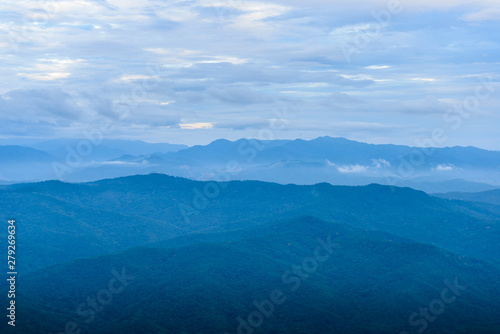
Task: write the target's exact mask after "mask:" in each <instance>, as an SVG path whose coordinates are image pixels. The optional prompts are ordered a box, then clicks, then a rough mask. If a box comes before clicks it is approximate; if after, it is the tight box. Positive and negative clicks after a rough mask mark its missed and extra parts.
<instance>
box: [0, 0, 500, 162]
mask: <svg viewBox="0 0 500 334" xmlns="http://www.w3.org/2000/svg"><path fill="white" fill-rule="evenodd" d="M386 8H387V1H386V0H360V1H355V2H345V1H341V0H311V1H307V2H304V1H299V0H270V1H252V0H249V1H243V0H192V1H177V0H175V1H158V0H140V1H134V0H123V1H118V0H110V1H97V0H96V1H93V0H75V1H57V2H56V1H48V2H47V1H34V0H26V1H14V0H5V1H2V2H1V3H0V21H1V22H4V23H3V24H0V28H1V29H0V38H1V41H2V42H1V44H0V46H2V51H3V52H2V55H1V56H0V66H1V67H2V78H3V81H2V82H0V94H2V96H3V97H4V98H2V99H1V100H0V118H1V120H2V122H3V123H2V124H8V125H9V126H11V127H15V130H14V129H13V128H12V129H10V130H9V131H16V133H17V134H19V135H22V134H23V131H24V135H26V136H28V135H31V134H32V133H35V132H36V133H41V132H44V133H61V132H63V133H74V132H75V131H77V129H79V128H81V127H84V126H85V124H91V123H92V120H93V119H94V118H95V117H97V116H101V117H102V116H105V117H108V118H113V120H114V121H115V122H117V123H118V129H119V131H118V132H117V133H116V135H120V136H122V137H127V136H128V135H130V136H140V135H144V136H147V138H148V139H149V140H151V139H152V136H153V134H154V136H155V138H157V139H158V140H161V139H162V138H167V137H165V136H166V134H165V133H166V131H168V133H169V134H174V133H175V136H172V138H175V139H176V140H178V141H179V142H183V141H186V142H190V143H193V142H196V140H198V139H199V140H200V141H201V140H203V141H207V140H208V138H210V139H217V138H219V137H228V136H229V137H232V138H233V139H237V137H249V136H252V135H253V133H254V132H255V129H257V128H259V127H265V126H266V123H267V122H268V120H269V119H271V118H273V115H272V110H273V109H274V108H275V107H276V106H277V105H278V104H285V105H286V106H287V108H288V110H289V111H291V112H292V111H293V113H294V115H295V116H296V118H295V121H294V122H291V123H290V124H289V125H288V126H287V129H286V130H285V131H283V133H282V134H280V135H282V136H284V137H285V136H286V137H288V138H297V137H308V138H314V137H317V136H321V135H331V134H335V135H338V136H346V137H351V138H352V137H355V139H357V140H362V141H370V142H374V141H377V142H391V143H404V144H410V145H411V144H414V138H412V134H415V133H419V134H420V133H421V132H423V131H426V132H428V130H429V129H428V128H429V124H433V126H434V125H435V126H443V124H441V123H442V122H441V118H439V120H437V119H438V118H437V114H439V113H443V112H445V111H446V109H447V108H448V106H449V105H451V104H452V103H455V102H457V101H463V100H464V98H466V97H467V96H470V95H471V94H474V92H475V88H476V86H477V85H478V76H480V75H482V74H484V73H498V71H499V68H498V59H497V54H498V50H499V48H500V40H499V39H498V36H497V35H498V34H497V30H498V29H497V27H496V22H498V18H499V17H500V2H498V1H496V0H478V1H475V2H470V1H467V0H446V1H431V0H422V1H417V2H416V1H413V2H404V9H403V11H402V12H401V13H400V14H397V15H394V16H392V17H391V22H390V23H389V24H387V25H384V27H383V29H378V28H379V27H380V23H378V22H377V20H376V18H375V17H373V15H372V14H371V12H372V11H375V12H380V11H383V10H385V9H386ZM369 32H371V33H372V34H371V35H367V33H369ZM375 32H376V33H375ZM346 44H347V45H349V46H350V47H352V48H353V55H352V57H351V59H350V61H348V60H347V59H346V57H345V54H344V52H343V51H342V47H343V46H345V45H346ZM151 68H153V70H151ZM154 68H158V69H159V70H158V71H156V70H154ZM152 79H153V80H152ZM156 79H158V80H157V84H154V83H155V82H156ZM497 79H498V78H495V79H494V80H497ZM15 91H19V92H24V93H23V94H21V93H19V94H20V95H23V96H22V97H20V95H19V96H17V95H16V93H12V92H15ZM57 91H59V92H60V93H56V92H57ZM42 92H44V93H42ZM9 95H11V96H10V100H8V96H9ZM122 97H125V98H126V99H129V100H132V102H133V103H131V108H130V115H129V116H128V117H127V118H126V119H119V117H117V115H116V114H115V112H114V110H113V106H114V104H115V103H116V101H120V100H121V99H122ZM169 101H175V103H169V104H163V105H162V104H161V102H169ZM480 109H481V112H482V115H483V116H482V117H481V118H480V117H476V118H475V119H474V121H473V122H464V124H463V127H462V130H463V132H462V135H461V136H454V137H452V136H451V135H450V136H449V138H450V143H448V144H450V145H455V144H459V143H460V144H462V145H474V143H480V144H483V143H484V142H487V141H491V142H493V141H495V142H500V141H499V140H497V139H499V137H498V131H496V130H497V129H496V128H495V124H498V119H497V118H498V117H497V116H496V115H497V110H498V102H497V101H496V100H494V99H488V100H485V101H481V107H480ZM20 111H21V112H20ZM181 120H183V121H182V122H181ZM198 120H201V121H198ZM436 122H441V123H439V124H436ZM196 123H210V124H213V128H203V129H198V130H199V131H196V136H193V132H192V131H188V128H187V127H184V128H183V127H180V126H179V124H188V125H189V124H196ZM444 125H446V124H444ZM183 131H184V132H183ZM183 133H184V134H183ZM486 133H487V134H488V135H489V137H488V138H487V139H486V138H485V136H486V135H485V134H486ZM150 134H151V135H150ZM113 135H115V134H113ZM168 138H170V137H168ZM491 138H493V139H491ZM153 139H154V138H153ZM379 163H381V162H379ZM381 165H382V166H383V164H382V163H381ZM370 168H374V167H373V165H370Z"/></svg>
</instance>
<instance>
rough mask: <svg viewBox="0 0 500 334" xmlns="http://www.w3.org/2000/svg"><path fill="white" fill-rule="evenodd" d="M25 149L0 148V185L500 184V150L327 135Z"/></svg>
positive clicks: (450, 187)
mask: <svg viewBox="0 0 500 334" xmlns="http://www.w3.org/2000/svg"><path fill="white" fill-rule="evenodd" d="M25 145H27V144H25ZM28 146H29V148H28V147H19V146H16V147H14V146H0V181H2V182H3V183H15V182H32V181H42V180H53V179H58V180H63V181H68V182H88V181H95V180H100V179H103V178H116V177H122V176H130V175H137V174H144V175H146V174H150V173H165V174H168V175H173V176H180V177H185V178H190V179H193V180H215V181H221V180H222V181H225V180H260V181H268V182H277V183H281V184H288V183H293V184H315V183H319V182H329V183H331V184H334V185H367V184H370V183H378V184H385V185H395V186H408V187H412V188H414V189H419V190H423V191H426V192H429V193H444V192H479V191H487V190H493V189H497V188H498V187H500V172H499V168H498V167H500V152H497V151H487V150H482V149H478V148H474V147H446V148H418V147H409V146H401V145H374V144H366V143H360V142H355V141H351V140H347V139H344V138H331V137H320V138H317V139H314V140H309V141H305V140H301V139H297V140H272V141H260V140H256V139H240V140H237V141H234V142H232V141H228V140H223V139H221V140H216V141H214V142H212V143H210V144H208V145H204V146H203V145H197V146H192V147H186V146H182V145H171V144H150V143H145V142H140V141H125V140H101V141H100V142H99V143H93V142H91V141H89V140H76V139H73V140H65V139H59V140H52V141H49V142H43V143H32V144H29V145H28ZM34 150H37V151H34ZM21 161H31V162H32V163H30V164H28V165H27V164H23V163H21Z"/></svg>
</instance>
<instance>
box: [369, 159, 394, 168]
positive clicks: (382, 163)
mask: <svg viewBox="0 0 500 334" xmlns="http://www.w3.org/2000/svg"><path fill="white" fill-rule="evenodd" d="M372 164H373V166H374V167H375V168H382V167H391V163H390V162H389V161H387V160H384V159H372Z"/></svg>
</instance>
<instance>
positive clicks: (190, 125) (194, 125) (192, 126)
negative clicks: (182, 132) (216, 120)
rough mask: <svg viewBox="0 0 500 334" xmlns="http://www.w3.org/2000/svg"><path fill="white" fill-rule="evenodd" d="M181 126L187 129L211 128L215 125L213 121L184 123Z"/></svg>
mask: <svg viewBox="0 0 500 334" xmlns="http://www.w3.org/2000/svg"><path fill="white" fill-rule="evenodd" d="M179 126H180V128H181V129H186V130H197V129H211V128H213V127H214V125H213V124H212V123H182V124H179Z"/></svg>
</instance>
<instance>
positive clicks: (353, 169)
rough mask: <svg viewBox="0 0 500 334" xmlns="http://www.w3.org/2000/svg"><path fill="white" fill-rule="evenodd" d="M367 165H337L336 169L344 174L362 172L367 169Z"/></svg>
mask: <svg viewBox="0 0 500 334" xmlns="http://www.w3.org/2000/svg"><path fill="white" fill-rule="evenodd" d="M368 168H369V167H368V166H362V165H358V164H356V165H346V166H339V167H337V170H338V171H339V172H341V173H344V174H351V173H364V172H366V171H367V170H368Z"/></svg>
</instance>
